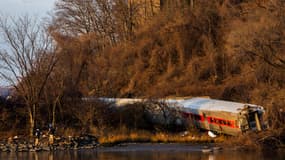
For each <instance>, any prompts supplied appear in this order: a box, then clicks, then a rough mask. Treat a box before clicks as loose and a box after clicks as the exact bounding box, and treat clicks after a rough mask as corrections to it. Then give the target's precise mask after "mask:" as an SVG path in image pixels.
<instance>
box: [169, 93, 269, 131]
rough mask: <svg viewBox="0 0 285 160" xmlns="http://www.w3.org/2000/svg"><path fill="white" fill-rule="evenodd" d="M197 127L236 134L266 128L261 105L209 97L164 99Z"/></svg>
mask: <svg viewBox="0 0 285 160" xmlns="http://www.w3.org/2000/svg"><path fill="white" fill-rule="evenodd" d="M166 103H168V105H169V106H172V107H177V109H178V110H179V111H180V112H181V114H182V116H183V117H184V118H185V119H187V120H189V121H190V122H191V123H193V124H194V125H196V126H197V127H198V128H201V129H205V130H209V131H212V132H216V133H221V134H228V135H233V136H235V135H238V134H240V133H244V132H246V131H249V130H251V131H262V130H264V129H265V128H266V123H265V122H264V120H263V115H264V108H263V107H262V106H258V105H253V104H246V103H237V102H230V101H223V100H215V99H209V98H191V99H181V100H166Z"/></svg>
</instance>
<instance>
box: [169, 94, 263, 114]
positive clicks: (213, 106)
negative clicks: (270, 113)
mask: <svg viewBox="0 0 285 160" xmlns="http://www.w3.org/2000/svg"><path fill="white" fill-rule="evenodd" d="M166 102H167V103H172V104H175V105H177V106H178V107H182V108H188V109H192V110H207V111H224V112H232V113H239V112H240V111H241V110H243V109H245V108H246V107H250V108H251V109H254V110H261V109H263V108H262V107H261V106H257V105H253V104H247V103H238V102H231V101H223V100H215V99H209V98H191V99H184V100H167V101H166Z"/></svg>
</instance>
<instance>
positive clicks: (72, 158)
mask: <svg viewBox="0 0 285 160" xmlns="http://www.w3.org/2000/svg"><path fill="white" fill-rule="evenodd" d="M203 148H204V146H194V145H177V144H154V145H153V144H135V145H128V146H119V147H110V148H98V149H90V150H77V151H73V150H72V151H54V152H23V153H21V152H19V153H0V159H1V160H2V159H6V160H18V159H19V160H22V159H27V160H42V159H43V160H63V159H64V160H158V159H162V160H228V159H231V160H254V159H256V160H272V159H275V160H284V159H285V152H280V151H279V152H274V153H272V152H268V153H261V152H238V151H229V150H225V151H217V152H212V153H203V152H202V149H203Z"/></svg>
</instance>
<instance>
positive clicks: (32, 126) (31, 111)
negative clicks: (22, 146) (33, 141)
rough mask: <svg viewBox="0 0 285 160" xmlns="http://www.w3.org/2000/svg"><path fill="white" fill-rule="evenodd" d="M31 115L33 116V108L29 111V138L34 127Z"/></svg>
mask: <svg viewBox="0 0 285 160" xmlns="http://www.w3.org/2000/svg"><path fill="white" fill-rule="evenodd" d="M33 115H34V113H33V108H32V109H29V123H30V130H29V135H30V137H32V136H33V134H34V127H35V119H34V116H33Z"/></svg>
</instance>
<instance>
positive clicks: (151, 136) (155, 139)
mask: <svg viewBox="0 0 285 160" xmlns="http://www.w3.org/2000/svg"><path fill="white" fill-rule="evenodd" d="M224 140H225V137H223V136H220V137H219V138H215V139H213V138H210V137H209V136H207V135H201V134H193V135H192V134H188V135H182V134H179V133H177V134H170V133H163V132H160V133H151V132H147V131H128V132H127V133H126V132H121V133H120V132H117V133H114V132H110V134H107V135H102V136H100V137H99V143H100V144H102V145H114V144H119V143H129V142H149V143H220V142H223V141H224Z"/></svg>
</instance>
